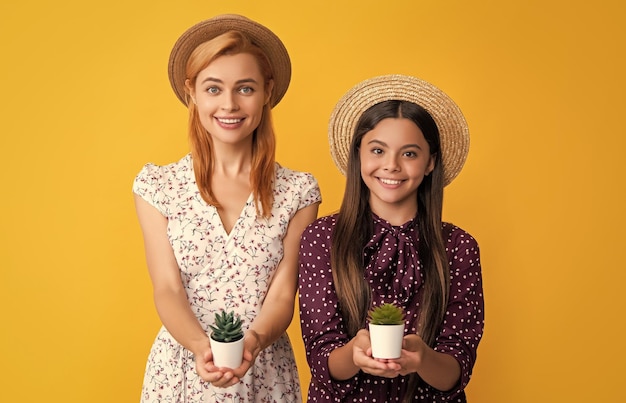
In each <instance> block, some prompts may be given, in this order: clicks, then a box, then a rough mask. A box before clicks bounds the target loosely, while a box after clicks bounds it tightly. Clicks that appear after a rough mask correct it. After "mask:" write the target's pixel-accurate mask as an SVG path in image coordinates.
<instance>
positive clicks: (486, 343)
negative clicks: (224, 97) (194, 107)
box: [0, 0, 626, 403]
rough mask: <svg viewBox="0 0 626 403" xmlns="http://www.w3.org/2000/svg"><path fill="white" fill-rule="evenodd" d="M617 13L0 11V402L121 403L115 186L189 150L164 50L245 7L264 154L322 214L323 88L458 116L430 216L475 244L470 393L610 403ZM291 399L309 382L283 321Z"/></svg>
mask: <svg viewBox="0 0 626 403" xmlns="http://www.w3.org/2000/svg"><path fill="white" fill-rule="evenodd" d="M622 4H623V2H622V1H621V0H613V1H609V0H598V1H594V2H588V1H582V0H578V1H576V0H510V1H470V0H465V1H461V0H428V1H426V0H405V1H388V2H381V1H379V0H377V1H366V0H360V1H311V2H294V1H291V0H280V1H278V0H277V1H270V0H265V1H253V0H250V1H236V0H232V1H228V2H215V1H207V0H202V1H186V0H180V1H158V0H151V1H147V0H136V1H122V0H112V1H108V2H87V1H74V0H61V1H56V2H51V1H42V0H39V1H34V0H24V1H20V2H17V1H15V2H12V1H3V2H2V5H0V52H1V53H0V58H1V63H0V89H1V91H2V95H0V134H1V137H0V138H1V140H0V164H2V165H1V166H0V186H1V189H2V190H1V192H2V193H1V195H2V196H1V199H0V200H1V201H0V203H1V204H0V207H1V209H2V211H1V212H2V219H1V221H0V225H1V230H0V245H1V246H0V251H1V252H0V265H1V271H0V318H1V321H2V322H1V323H2V330H1V332H0V371H1V373H0V386H1V387H0V400H1V401H3V402H17V401H20V402H90V403H98V402H136V401H138V399H139V393H140V388H141V382H142V376H143V369H144V365H145V360H146V357H147V354H148V350H149V348H150V345H151V343H152V340H153V338H154V336H155V334H156V331H157V329H158V327H159V320H158V317H157V316H156V314H155V310H154V307H153V303H152V296H151V286H150V281H149V278H148V274H147V270H146V267H145V262H144V256H143V245H142V240H141V236H140V231H139V227H138V224H137V220H136V217H135V213H134V207H133V204H132V196H131V184H132V180H133V178H134V176H135V174H136V173H137V172H138V171H139V169H140V168H141V167H142V165H143V164H144V163H146V162H148V161H151V162H155V163H167V162H171V161H174V160H177V159H179V158H180V157H181V156H182V155H183V154H184V153H186V152H187V140H186V111H185V109H184V108H183V107H182V106H181V104H180V103H179V101H178V100H177V99H176V98H175V96H174V94H173V92H172V91H171V89H170V87H169V82H168V80H167V74H166V64H167V58H168V56H169V51H170V49H171V46H172V45H173V43H174V41H175V40H176V39H177V38H178V36H179V35H180V34H181V33H182V32H183V31H184V30H185V29H186V28H187V27H189V26H190V25H192V24H194V23H196V22H197V21H199V20H201V19H204V18H207V17H210V16H212V15H215V14H218V13H224V12H235V13H241V14H245V15H247V16H249V17H251V18H252V19H255V20H258V21H260V22H262V23H263V24H265V25H267V26H268V27H270V28H271V29H272V30H274V32H276V33H277V34H278V35H279V36H280V37H281V38H282V39H283V40H284V42H285V44H286V46H287V48H288V49H289V51H290V54H291V58H292V63H293V78H292V83H291V87H290V89H289V91H288V93H287V95H286V97H285V98H284V100H283V101H282V103H281V104H280V105H279V106H278V107H277V108H276V109H275V126H276V129H277V132H278V142H279V143H278V159H279V161H280V162H281V163H283V164H284V165H286V166H289V167H291V168H295V169H299V170H305V171H310V172H312V173H313V174H314V175H315V176H316V177H317V179H318V181H319V183H320V186H321V189H322V194H323V198H324V202H323V204H322V206H321V209H320V213H321V214H327V213H330V212H332V211H334V210H335V209H337V208H338V206H339V203H340V200H341V195H342V192H343V184H344V181H343V177H342V176H341V175H340V174H339V173H338V172H337V170H336V169H335V167H334V165H333V162H332V160H331V158H330V154H329V151H328V144H327V133H326V128H327V122H328V117H329V115H330V112H331V110H332V107H333V106H334V104H335V102H336V101H337V100H338V99H339V97H340V96H341V95H342V94H343V93H344V92H345V91H346V90H347V89H348V88H350V87H351V86H352V85H354V84H355V83H357V82H358V81H360V80H362V79H365V78H368V77H371V76H374V75H379V74H387V73H403V74H412V75H416V76H419V77H421V78H424V79H426V80H428V81H430V82H432V83H433V84H435V85H436V86H438V87H440V88H442V89H443V90H444V91H446V92H447V93H448V94H449V95H450V96H452V98H454V99H455V100H456V102H457V103H458V104H459V106H460V107H461V109H462V110H463V111H464V113H465V115H466V118H467V120H468V122H469V125H470V132H471V136H472V137H471V150H470V155H469V158H468V160H467V164H466V166H465V169H464V171H463V172H462V173H461V175H460V176H459V177H458V178H457V180H456V181H455V182H454V183H453V184H452V185H450V186H449V187H448V188H446V199H445V209H444V215H445V218H446V219H447V220H449V221H453V222H454V223H456V224H457V225H459V226H461V227H463V228H464V229H466V230H468V231H469V232H471V233H472V234H473V235H474V236H475V237H476V238H477V239H478V241H479V243H480V246H481V250H482V262H483V276H484V287H485V296H486V297H485V298H486V329H485V336H484V338H483V342H482V344H481V345H480V348H479V350H478V362H477V364H476V367H475V371H474V378H473V379H472V382H471V383H470V385H469V387H468V395H469V398H470V401H472V402H513V403H515V402H556V401H562V402H575V401H580V402H582V401H597V402H600V401H603V402H609V401H613V402H614V401H619V400H620V399H621V398H622V397H623V394H624V393H623V389H622V388H621V387H620V386H619V385H621V384H622V378H623V375H624V368H623V365H624V364H623V363H624V361H626V350H625V349H624V330H625V329H624V308H625V303H624V294H625V292H624V287H625V282H626V275H625V270H624V256H623V254H622V252H623V250H624V246H623V241H624V238H625V237H624V235H623V233H624V227H625V225H626V220H625V217H624V212H623V206H624V205H626V200H625V197H624V189H623V186H624V171H625V169H624V168H623V162H624V159H625V158H624V150H625V149H626V140H625V136H624V135H625V130H624V121H623V120H624V106H625V101H624V99H625V98H624V94H625V90H626V81H625V79H624V71H626V65H625V64H626V62H625V59H624V53H625V52H624V51H625V39H626V34H625V33H624V32H625V31H624V28H623V27H624V24H625V23H626V16H625V15H626V13H625V6H623V5H622ZM290 334H291V336H292V340H293V342H294V345H295V347H296V348H297V349H298V360H299V361H298V364H299V368H300V372H301V377H302V378H303V388H304V389H306V381H307V380H308V378H309V374H308V369H307V366H306V362H305V360H304V354H303V351H302V343H301V340H300V338H299V337H300V335H299V324H298V321H297V320H295V321H294V323H293V324H292V326H291V328H290Z"/></svg>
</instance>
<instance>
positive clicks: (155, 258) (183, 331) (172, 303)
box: [135, 194, 210, 376]
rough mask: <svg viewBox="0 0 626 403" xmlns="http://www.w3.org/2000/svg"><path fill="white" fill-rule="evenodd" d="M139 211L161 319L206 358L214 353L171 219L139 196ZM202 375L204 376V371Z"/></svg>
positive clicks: (190, 347) (186, 345) (169, 329)
mask: <svg viewBox="0 0 626 403" xmlns="http://www.w3.org/2000/svg"><path fill="white" fill-rule="evenodd" d="M135 208H136V210H137V216H138V218H139V224H140V225H141V229H142V232H143V238H144V246H145V252H146V261H147V264H148V272H149V273H150V279H151V280H152V286H153V293H154V304H155V306H156V310H157V312H158V314H159V318H160V319H161V322H162V323H163V325H164V326H165V328H166V329H167V330H168V331H169V332H170V334H171V335H172V336H173V337H174V338H175V339H176V341H178V342H179V343H180V344H181V345H182V346H183V347H185V348H186V349H188V350H190V351H191V352H193V353H194V355H196V357H206V356H207V354H209V352H210V346H209V338H208V336H207V334H206V333H205V331H204V329H203V328H202V326H201V325H200V322H199V321H198V319H197V318H196V316H195V315H194V314H193V312H192V310H191V308H190V305H189V301H188V300H187V294H186V292H185V290H184V288H183V284H182V281H181V278H180V272H179V268H178V264H177V263H176V258H175V256H174V251H173V250H172V246H171V245H170V243H169V240H168V238H167V219H166V218H165V217H163V215H161V213H159V212H158V211H157V210H156V209H155V208H154V207H153V206H151V205H150V204H148V202H146V201H145V200H143V199H142V198H141V197H140V196H138V195H137V194H135ZM209 357H210V355H209ZM207 359H208V358H207ZM199 373H200V375H201V376H202V375H203V373H201V370H200V369H199Z"/></svg>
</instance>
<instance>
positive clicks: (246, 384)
mask: <svg viewBox="0 0 626 403" xmlns="http://www.w3.org/2000/svg"><path fill="white" fill-rule="evenodd" d="M274 179H275V181H274V204H273V206H272V215H271V217H269V218H267V219H266V218H259V217H257V215H256V209H255V203H254V199H253V198H252V196H250V198H249V199H248V201H247V202H246V205H245V206H244V208H243V210H242V212H241V215H240V217H239V219H238V220H237V222H236V223H235V225H234V226H233V228H232V230H231V232H230V233H227V232H226V231H225V229H224V228H223V226H222V222H221V220H220V217H219V215H218V213H217V209H216V208H215V207H214V206H211V205H208V204H207V203H206V202H205V201H204V200H203V199H202V198H201V197H200V194H199V191H198V187H197V185H196V182H195V176H194V173H193V164H192V161H191V156H190V155H187V156H185V157H184V158H183V159H181V160H180V161H178V162H176V163H173V164H170V165H166V166H157V165H153V164H147V165H146V166H144V168H143V169H142V170H141V172H140V173H139V174H138V175H137V177H136V178H135V182H134V185H133V191H134V192H135V193H136V194H138V195H139V196H141V197H142V198H143V199H144V200H146V201H147V202H148V203H150V204H151V205H152V206H154V207H155V208H156V209H157V210H158V211H160V212H161V214H163V215H164V216H165V217H166V218H167V220H168V224H167V235H168V237H169V240H170V244H171V245H172V248H173V250H174V255H175V257H176V261H177V263H178V266H179V268H180V275H181V279H182V282H183V285H184V287H185V289H186V291H187V297H188V299H189V304H190V305H191V308H192V310H193V312H194V313H195V315H196V316H197V318H198V320H199V322H200V324H201V325H202V326H203V327H204V329H205V331H209V330H210V329H209V324H212V323H213V319H214V317H215V312H216V311H217V310H219V309H222V308H225V309H227V310H234V311H235V313H236V314H238V315H240V316H241V317H242V319H243V321H244V327H248V326H249V325H250V324H251V323H252V322H253V321H254V318H255V317H256V316H257V314H258V312H259V310H260V309H261V306H262V304H263V300H264V298H265V295H266V293H267V290H268V287H269V284H270V283H271V281H272V276H273V275H274V272H275V270H276V267H277V266H278V264H279V262H280V261H281V259H282V257H283V245H282V239H283V237H284V236H285V234H286V232H287V227H288V225H289V222H290V220H291V218H292V217H293V216H294V215H295V214H296V212H297V211H298V210H300V209H302V208H304V207H306V206H309V205H311V204H314V203H317V202H319V201H320V200H321V197H320V191H319V187H318V185H317V181H316V180H315V178H314V177H313V176H312V175H310V174H307V173H302V172H296V171H292V170H289V169H287V168H283V167H281V166H280V165H278V164H276V174H275V178H274ZM141 401H142V402H146V403H147V402H160V403H166V402H168V403H206V402H226V403H229V402H230V403H242V402H267V403H269V402H280V403H300V402H301V401H302V397H301V394H300V384H299V378H298V371H297V368H296V362H295V358H294V354H293V350H292V347H291V343H290V341H289V338H288V336H287V334H286V333H285V334H283V336H282V337H280V338H279V339H278V340H277V341H276V342H274V344H272V345H271V346H269V347H268V348H266V349H265V350H263V351H262V352H261V353H260V354H259V356H258V357H257V359H256V361H255V364H254V366H253V367H252V368H250V370H249V371H248V373H247V374H246V375H245V376H244V377H243V378H242V379H241V382H240V383H238V384H236V385H233V386H231V387H229V388H214V387H213V386H212V385H211V384H210V383H208V382H204V381H203V380H202V379H201V378H200V377H199V376H198V374H197V373H196V369H195V360H194V356H193V354H192V353H191V352H190V351H188V350H186V349H185V348H184V347H182V346H181V345H180V344H179V343H178V342H177V341H176V340H175V339H174V338H173V337H172V335H171V334H170V333H169V332H168V331H167V329H165V327H162V328H161V330H160V331H159V333H158V335H157V337H156V339H155V341H154V344H153V346H152V349H151V351H150V355H149V357H148V362H147V364H146V371H145V376H144V383H143V389H142V395H141Z"/></svg>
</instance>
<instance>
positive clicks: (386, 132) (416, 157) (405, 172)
mask: <svg viewBox="0 0 626 403" xmlns="http://www.w3.org/2000/svg"><path fill="white" fill-rule="evenodd" d="M359 158H360V160H361V178H362V179H363V182H364V183H365V185H366V186H367V187H368V188H369V190H370V199H369V203H370V208H371V209H372V211H373V212H374V213H375V214H376V215H378V216H379V217H381V218H383V219H385V220H387V221H389V222H390V223H391V224H393V225H400V224H403V223H405V222H406V221H408V220H410V219H412V218H413V217H415V214H416V213H417V188H418V187H419V185H420V184H421V183H422V180H423V179H424V176H425V175H428V174H430V173H431V172H432V170H433V168H434V165H435V159H434V158H433V156H431V154H430V147H429V146H428V143H427V142H426V139H425V138H424V134H423V133H422V131H421V130H420V128H419V127H417V125H416V124H415V123H413V122H412V121H411V120H409V119H405V118H386V119H383V120H381V121H380V122H379V123H378V124H377V125H376V126H375V127H374V128H373V129H372V130H370V131H369V132H368V133H366V134H365V135H364V136H363V138H362V140H361V146H360V148H359Z"/></svg>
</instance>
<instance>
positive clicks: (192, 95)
mask: <svg viewBox="0 0 626 403" xmlns="http://www.w3.org/2000/svg"><path fill="white" fill-rule="evenodd" d="M185 92H186V93H187V95H189V97H190V98H191V101H192V102H193V103H194V104H195V103H196V89H195V88H193V86H192V85H191V81H189V79H186V80H185Z"/></svg>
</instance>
